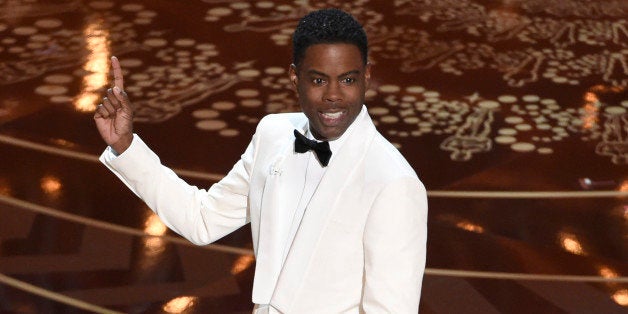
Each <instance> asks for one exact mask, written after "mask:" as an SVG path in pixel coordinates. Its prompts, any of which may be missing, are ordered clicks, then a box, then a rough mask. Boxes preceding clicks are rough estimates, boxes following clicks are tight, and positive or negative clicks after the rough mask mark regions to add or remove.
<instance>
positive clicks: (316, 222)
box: [273, 114, 376, 311]
mask: <svg viewBox="0 0 628 314" xmlns="http://www.w3.org/2000/svg"><path fill="white" fill-rule="evenodd" d="M358 119H359V120H356V123H357V125H356V127H355V128H354V129H353V130H351V133H350V134H349V137H348V138H347V140H346V142H345V143H344V144H343V145H342V147H341V148H340V150H339V151H338V153H337V155H336V156H334V157H333V160H332V161H331V162H330V163H329V166H328V167H329V168H328V169H327V171H326V172H325V175H324V176H323V178H322V179H321V182H320V184H319V185H318V188H317V190H316V192H315V193H314V195H313V196H312V199H311V201H310V203H309V205H308V206H307V208H306V210H305V213H304V215H303V219H302V221H301V225H300V226H299V229H298V231H297V233H296V235H295V238H294V240H293V243H292V246H291V247H290V251H289V253H288V256H287V258H286V262H285V264H284V267H283V269H282V271H281V275H280V277H279V281H278V283H277V287H276V289H275V293H274V295H273V305H276V306H278V307H279V309H280V310H282V311H286V310H288V308H286V306H288V305H289V304H290V303H291V302H292V301H293V300H294V297H295V294H296V293H297V292H298V290H299V287H300V284H301V283H302V282H303V281H302V278H303V276H304V275H305V274H306V272H307V268H308V264H309V261H310V260H311V257H312V254H313V253H314V250H316V246H317V242H318V239H319V237H320V235H321V232H322V231H323V230H324V228H325V226H326V224H327V221H328V219H329V216H330V213H331V212H332V211H333V210H335V209H336V208H335V207H336V206H335V204H336V202H337V200H338V198H339V196H340V195H342V193H343V192H344V191H345V190H346V189H348V188H350V187H348V186H345V185H346V182H347V181H348V180H347V178H350V177H351V176H352V175H353V174H354V173H355V171H356V170H357V169H358V167H356V165H359V164H361V161H362V159H363V158H364V155H365V153H366V150H367V149H368V146H369V145H370V143H371V141H372V140H373V138H374V136H375V134H376V130H375V126H374V125H373V123H372V122H371V119H370V117H369V115H368V114H365V115H362V116H361V117H358Z"/></svg>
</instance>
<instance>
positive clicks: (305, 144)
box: [294, 130, 331, 167]
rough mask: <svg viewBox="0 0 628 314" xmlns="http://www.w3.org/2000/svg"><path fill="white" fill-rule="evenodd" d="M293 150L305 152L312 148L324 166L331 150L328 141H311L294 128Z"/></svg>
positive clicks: (327, 161)
mask: <svg viewBox="0 0 628 314" xmlns="http://www.w3.org/2000/svg"><path fill="white" fill-rule="evenodd" d="M294 137H295V138H294V150H295V151H296V152H297V153H305V152H307V151H309V150H313V151H314V153H316V157H318V161H320V162H321V165H323V167H326V166H327V164H328V163H329V159H330V158H331V150H330V149H329V142H317V141H313V140H311V139H309V138H307V137H305V136H304V135H303V134H301V133H299V131H297V130H294Z"/></svg>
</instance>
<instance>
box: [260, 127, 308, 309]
mask: <svg viewBox="0 0 628 314" xmlns="http://www.w3.org/2000/svg"><path fill="white" fill-rule="evenodd" d="M305 127H306V126H305V125H297V126H295V128H296V129H298V130H301V131H303V130H302V129H304V128H305ZM290 138H291V139H292V140H290V141H286V143H285V145H284V146H283V147H282V149H281V152H280V153H279V154H277V155H276V156H275V157H274V158H273V161H272V162H271V164H270V167H269V169H268V171H269V173H268V175H267V177H266V182H265V184H264V192H263V196H262V203H261V208H262V211H261V213H260V222H259V235H258V245H257V256H256V267H255V281H254V283H253V296H254V300H253V301H254V302H256V303H257V302H260V301H261V300H265V301H261V302H264V303H267V302H268V301H269V300H270V298H271V296H272V293H273V290H274V288H275V285H276V282H277V278H278V277H279V273H280V271H281V266H282V261H283V252H284V247H285V238H284V236H285V235H286V234H288V232H289V229H290V226H291V223H292V221H291V220H290V219H291V218H292V212H293V211H294V206H297V203H298V198H299V197H300V196H301V192H302V190H301V189H300V187H303V181H304V180H305V176H304V175H303V172H304V169H302V166H301V165H300V164H299V163H298V162H297V161H298V160H297V158H294V141H293V137H290ZM258 300H259V301H258Z"/></svg>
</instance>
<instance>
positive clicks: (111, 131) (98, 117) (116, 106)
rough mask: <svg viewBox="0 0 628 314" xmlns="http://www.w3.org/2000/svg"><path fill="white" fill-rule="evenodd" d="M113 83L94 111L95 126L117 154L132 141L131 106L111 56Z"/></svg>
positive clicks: (115, 61) (118, 67)
mask: <svg viewBox="0 0 628 314" xmlns="http://www.w3.org/2000/svg"><path fill="white" fill-rule="evenodd" d="M111 68H112V70H113V78H114V85H113V88H109V89H107V96H105V97H104V98H103V101H102V104H100V105H98V107H97V108H96V111H95V112H94V120H95V121H96V128H97V129H98V132H99V133H100V136H101V137H102V139H103V140H104V141H105V143H107V145H109V146H111V148H113V149H114V150H115V151H116V152H117V153H118V154H121V153H122V152H124V151H125V150H126V149H127V148H129V146H130V145H131V142H132V141H133V108H132V106H131V102H130V101H129V97H128V96H127V94H126V92H125V91H124V78H123V77H122V68H121V67H120V61H118V58H116V57H111Z"/></svg>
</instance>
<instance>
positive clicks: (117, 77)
mask: <svg viewBox="0 0 628 314" xmlns="http://www.w3.org/2000/svg"><path fill="white" fill-rule="evenodd" d="M111 68H112V69H113V83H114V85H113V86H117V87H118V88H120V89H121V90H124V78H123V77H122V68H121V67H120V61H118V58H116V57H115V56H112V57H111Z"/></svg>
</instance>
